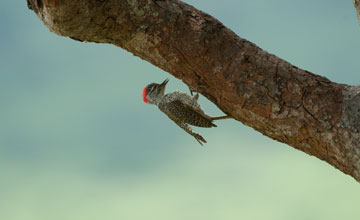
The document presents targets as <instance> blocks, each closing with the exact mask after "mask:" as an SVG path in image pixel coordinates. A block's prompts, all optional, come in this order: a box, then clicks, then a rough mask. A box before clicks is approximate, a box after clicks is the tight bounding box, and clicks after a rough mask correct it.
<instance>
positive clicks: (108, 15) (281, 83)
mask: <svg viewBox="0 0 360 220" xmlns="http://www.w3.org/2000/svg"><path fill="white" fill-rule="evenodd" d="M27 1H28V5H29V8H30V9H33V10H34V11H35V13H36V14H37V15H38V17H39V18H40V19H41V20H42V21H43V22H44V24H45V25H46V26H47V27H48V28H49V29H50V30H51V31H52V32H54V33H56V34H58V35H62V36H67V37H71V38H73V39H76V40H80V41H87V42H97V43H110V44H114V45H116V46H119V47H121V48H124V49H126V50H128V51H130V52H131V53H133V54H134V55H136V56H139V57H141V58H142V59H144V60H147V61H149V62H150V63H152V64H154V65H156V66H158V67H160V68H161V69H163V70H165V71H167V72H169V73H171V74H172V75H174V76H175V77H177V78H179V79H181V80H182V81H183V82H184V83H186V84H187V85H189V86H190V87H191V88H195V85H196V82H199V83H200V84H201V85H204V86H206V87H205V88H203V89H201V90H200V92H201V94H203V95H204V96H205V97H207V98H208V99H209V100H210V101H212V102H213V103H215V104H216V105H217V106H218V107H219V108H220V109H221V110H222V111H223V112H225V113H227V114H229V115H231V116H233V117H234V118H235V119H236V120H238V121H240V122H242V123H244V124H246V125H248V126H251V127H253V128H254V129H256V130H257V131H259V132H261V133H262V134H264V135H266V136H268V137H271V138H272V139H275V140H278V141H280V142H283V143H286V144H288V145H290V146H293V147H295V148H296V149H299V150H301V151H304V152H306V153H307V154H310V155H313V156H315V157H317V158H319V159H322V160H324V161H326V162H328V163H329V164H331V165H333V166H334V167H336V168H338V169H339V170H341V171H342V172H344V173H346V174H349V175H351V176H352V177H354V178H355V179H356V180H357V181H360V134H359V130H360V87H358V86H348V85H343V84H337V83H334V82H331V81H329V80H328V79H326V78H324V77H322V76H318V75H315V74H313V73H310V72H308V71H305V70H302V69H299V68H297V67H295V66H293V65H291V64H290V63H288V62H286V61H284V60H282V59H280V58H278V57H277V56H275V55H272V54H269V53H267V52H266V51H264V50H262V49H260V48H259V47H257V46H256V45H255V44H253V43H251V42H249V41H247V40H245V39H242V38H240V37H239V36H237V35H236V34H235V33H234V32H232V31H231V30H229V29H228V28H226V27H224V25H223V24H222V23H221V22H219V21H218V20H216V19H215V18H213V17H211V16H210V15H208V14H206V13H204V12H202V11H200V10H197V9H195V8H194V7H192V6H190V5H188V4H186V3H183V2H181V1H178V0H162V1H161V0H77V1H74V0H27Z"/></svg>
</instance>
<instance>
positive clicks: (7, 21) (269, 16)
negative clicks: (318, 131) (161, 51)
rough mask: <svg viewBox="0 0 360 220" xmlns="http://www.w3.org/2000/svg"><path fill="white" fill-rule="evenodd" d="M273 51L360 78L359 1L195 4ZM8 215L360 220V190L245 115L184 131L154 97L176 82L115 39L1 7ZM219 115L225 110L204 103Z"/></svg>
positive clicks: (1, 205) (2, 151)
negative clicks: (158, 87)
mask: <svg viewBox="0 0 360 220" xmlns="http://www.w3.org/2000/svg"><path fill="white" fill-rule="evenodd" d="M186 2H188V3H190V4H192V5H194V6H196V7H197V8H199V9H201V10H204V11H206V12H208V13H210V14H211V15H213V16H215V17H216V18H218V19H219V20H220V21H222V22H223V23H224V24H225V25H226V26H228V27H230V28H231V29H232V30H234V31H235V32H236V33H237V34H238V35H240V36H241V37H244V38H246V39H248V40H250V41H252V42H254V43H256V44H257V45H259V46H260V47H262V48H263V49H265V50H267V51H269V52H271V53H274V54H276V55H278V56H279V57H281V58H283V59H285V60H288V61H290V62H291V63H292V64H294V65H297V66H299V67H301V68H303V69H306V70H309V71H311V72H314V73H317V74H321V75H323V76H326V77H328V78H329V79H330V80H333V81H336V82H339V83H346V84H351V85H356V84H360V75H359V56H358V51H359V48H360V26H359V24H358V22H357V18H356V14H355V10H354V8H353V5H352V1H351V0H341V1H339V0H317V1H311V0H303V1H298V0H240V1H239V0H224V1H215V0H198V1H196V0H191V1H190V0H187V1H186ZM0 27H1V34H0V103H1V108H0V219H1V220H67V219H69V220H72V219H74V220H82V219H84V220H98V219H102V220H113V219H114V220H115V219H124V220H125V219H131V220H140V219H141V220H142V219H149V220H152V219H154V220H163V219H164V220H185V219H186V220H195V219H196V220H197V219H206V220H230V219H231V220H232V219H252V220H268V219H276V220H288V219H292V220H297V219H299V220H303V219H314V220H315V219H316V220H318V219H326V220H330V219H334V220H335V219H336V220H338V219H354V220H355V219H356V220H357V219H359V218H360V217H359V215H360V214H359V210H360V209H359V204H360V185H359V183H357V182H356V181H355V180H354V179H353V178H351V177H349V176H347V175H345V174H343V173H341V172H340V171H338V170H336V169H335V168H333V167H332V166H330V165H328V164H326V163H325V162H323V161H320V160H318V159H316V158H314V157H310V156H308V155H306V154H304V153H302V152H300V151H297V150H294V149H293V148H291V147H288V146H286V145H284V144H281V143H278V142H275V141H273V140H271V139H269V138H267V137H265V136H262V135H261V134H259V133H257V132H255V131H254V130H253V129H252V128H249V127H245V126H244V125H242V124H241V123H240V122H237V121H234V120H227V121H219V122H217V125H218V127H217V128H214V129H195V130H196V131H198V132H200V133H201V134H203V136H204V137H205V138H206V139H207V140H208V144H206V145H205V147H200V145H199V144H198V143H197V142H196V141H195V139H193V138H192V137H191V136H189V135H188V134H186V133H185V132H183V131H182V130H181V129H179V128H178V127H177V126H176V125H175V124H174V123H172V122H171V121H170V120H169V119H168V118H167V117H166V116H165V115H163V114H162V113H161V112H160V111H159V110H158V109H156V107H155V106H150V105H145V104H144V103H143V102H142V98H141V90H142V88H143V87H144V86H145V85H147V84H148V83H150V82H161V81H162V80H164V79H165V78H167V77H169V78H170V82H169V84H168V88H167V91H172V90H175V89H178V90H183V91H188V89H187V87H185V86H184V85H183V84H181V82H180V81H179V80H177V79H174V78H173V77H170V76H169V74H167V73H165V72H163V71H161V70H160V69H158V68H157V67H154V66H152V65H151V64H149V63H147V62H145V61H143V60H140V59H139V58H137V57H134V56H133V55H132V54H130V53H128V52H126V51H124V50H122V49H120V48H117V47H115V46H112V45H103V44H93V43H80V42H77V41H74V40H71V39H68V38H63V37H59V36H57V35H54V34H53V33H51V32H50V31H49V30H48V29H47V28H46V27H45V26H44V25H43V24H42V23H41V21H40V20H39V19H38V18H37V17H36V16H35V14H34V13H33V12H32V11H30V10H28V9H27V6H26V1H25V0H20V1H1V2H0ZM200 102H201V104H202V105H203V106H204V109H205V110H206V111H207V112H208V113H209V114H211V115H214V116H215V115H222V113H221V112H220V111H219V110H217V109H216V107H215V106H214V105H213V104H211V103H209V102H208V101H207V100H205V98H204V97H200Z"/></svg>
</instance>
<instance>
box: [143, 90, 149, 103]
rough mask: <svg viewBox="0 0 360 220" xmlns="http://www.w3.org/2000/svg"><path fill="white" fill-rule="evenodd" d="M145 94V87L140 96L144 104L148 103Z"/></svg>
mask: <svg viewBox="0 0 360 220" xmlns="http://www.w3.org/2000/svg"><path fill="white" fill-rule="evenodd" d="M146 93H147V91H146V87H145V88H144V89H143V92H142V96H143V100H144V102H145V103H149V100H147V98H146Z"/></svg>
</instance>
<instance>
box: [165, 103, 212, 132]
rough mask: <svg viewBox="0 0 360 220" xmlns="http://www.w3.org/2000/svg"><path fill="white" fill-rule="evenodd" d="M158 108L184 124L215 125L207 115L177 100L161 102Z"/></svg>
mask: <svg viewBox="0 0 360 220" xmlns="http://www.w3.org/2000/svg"><path fill="white" fill-rule="evenodd" d="M159 108H160V110H161V111H163V112H164V113H166V114H167V115H172V116H173V117H175V118H178V119H179V120H181V121H182V122H184V123H186V124H189V125H194V126H197V127H204V128H210V127H216V125H215V124H213V123H212V121H213V120H212V119H211V118H210V117H209V116H206V115H204V113H202V112H199V111H197V110H196V109H194V108H192V107H191V106H189V105H188V104H185V103H182V102H181V101H179V100H174V101H172V102H168V103H161V104H159ZM169 117H170V116H169Z"/></svg>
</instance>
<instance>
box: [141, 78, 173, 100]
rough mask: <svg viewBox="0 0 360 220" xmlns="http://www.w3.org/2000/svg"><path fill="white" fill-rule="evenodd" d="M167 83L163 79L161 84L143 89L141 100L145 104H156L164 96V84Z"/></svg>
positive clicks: (150, 85)
mask: <svg viewBox="0 0 360 220" xmlns="http://www.w3.org/2000/svg"><path fill="white" fill-rule="evenodd" d="M168 82H169V80H168V79H165V80H164V82H162V83H161V84H157V83H151V84H149V85H147V86H146V87H145V88H144V89H143V94H142V96H143V100H144V102H145V103H150V104H157V103H158V102H159V101H160V99H161V98H162V97H163V96H164V93H165V87H166V84H167V83H168Z"/></svg>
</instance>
